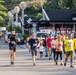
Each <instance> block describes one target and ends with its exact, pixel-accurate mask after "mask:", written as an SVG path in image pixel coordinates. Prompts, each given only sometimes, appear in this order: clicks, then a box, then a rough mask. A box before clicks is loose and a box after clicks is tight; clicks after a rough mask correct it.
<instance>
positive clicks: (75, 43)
mask: <svg viewBox="0 0 76 75" xmlns="http://www.w3.org/2000/svg"><path fill="white" fill-rule="evenodd" d="M74 49H76V38H75V39H74Z"/></svg>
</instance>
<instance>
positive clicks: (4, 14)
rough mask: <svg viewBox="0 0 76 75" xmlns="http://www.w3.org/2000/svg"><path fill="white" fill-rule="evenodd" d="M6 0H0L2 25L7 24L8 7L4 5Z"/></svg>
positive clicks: (0, 24)
mask: <svg viewBox="0 0 76 75" xmlns="http://www.w3.org/2000/svg"><path fill="white" fill-rule="evenodd" d="M3 3H4V0H0V26H5V19H4V18H5V17H6V16H7V13H6V10H7V9H6V8H5V7H4V6H3Z"/></svg>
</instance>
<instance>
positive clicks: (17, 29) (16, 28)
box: [6, 25, 22, 33]
mask: <svg viewBox="0 0 76 75" xmlns="http://www.w3.org/2000/svg"><path fill="white" fill-rule="evenodd" d="M14 28H15V31H16V33H21V32H22V29H21V28H20V27H19V26H14ZM6 29H7V30H8V31H9V32H11V30H12V25H7V26H6Z"/></svg>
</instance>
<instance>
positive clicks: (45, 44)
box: [43, 35, 48, 57]
mask: <svg viewBox="0 0 76 75" xmlns="http://www.w3.org/2000/svg"><path fill="white" fill-rule="evenodd" d="M47 38H48V35H45V39H43V46H44V47H45V57H48V49H47V42H46V40H47Z"/></svg>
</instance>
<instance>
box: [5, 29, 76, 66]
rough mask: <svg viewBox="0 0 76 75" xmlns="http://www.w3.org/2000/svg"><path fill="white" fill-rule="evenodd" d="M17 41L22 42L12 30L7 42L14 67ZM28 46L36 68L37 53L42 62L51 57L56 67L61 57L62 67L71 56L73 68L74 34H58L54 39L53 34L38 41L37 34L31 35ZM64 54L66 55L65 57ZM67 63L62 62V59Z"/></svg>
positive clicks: (75, 51) (75, 39) (75, 47)
mask: <svg viewBox="0 0 76 75" xmlns="http://www.w3.org/2000/svg"><path fill="white" fill-rule="evenodd" d="M16 41H20V39H19V37H18V36H17V35H16V33H15V30H14V29H12V31H11V34H10V35H9V36H8V39H7V42H8V43H9V50H10V58H11V65H14V60H15V53H16ZM27 46H28V48H29V51H30V52H31V54H32V60H33V65H34V66H35V65H36V63H35V61H36V57H37V51H39V52H40V60H41V59H42V57H43V56H44V53H43V52H44V51H45V57H49V60H51V59H54V62H55V64H56V65H58V60H59V57H60V65H61V66H62V65H64V66H66V63H67V61H68V57H69V56H70V67H74V66H73V60H74V59H73V58H74V56H75V53H76V36H74V34H73V33H70V34H68V33H64V34H59V33H57V34H56V35H55V36H54V37H52V34H51V33H50V34H49V35H45V39H42V36H41V37H40V38H39V39H37V38H36V35H35V33H32V34H31V37H30V38H29V37H28V38H27ZM63 53H64V55H63ZM63 56H64V58H65V61H64V62H63V61H62V58H63Z"/></svg>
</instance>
